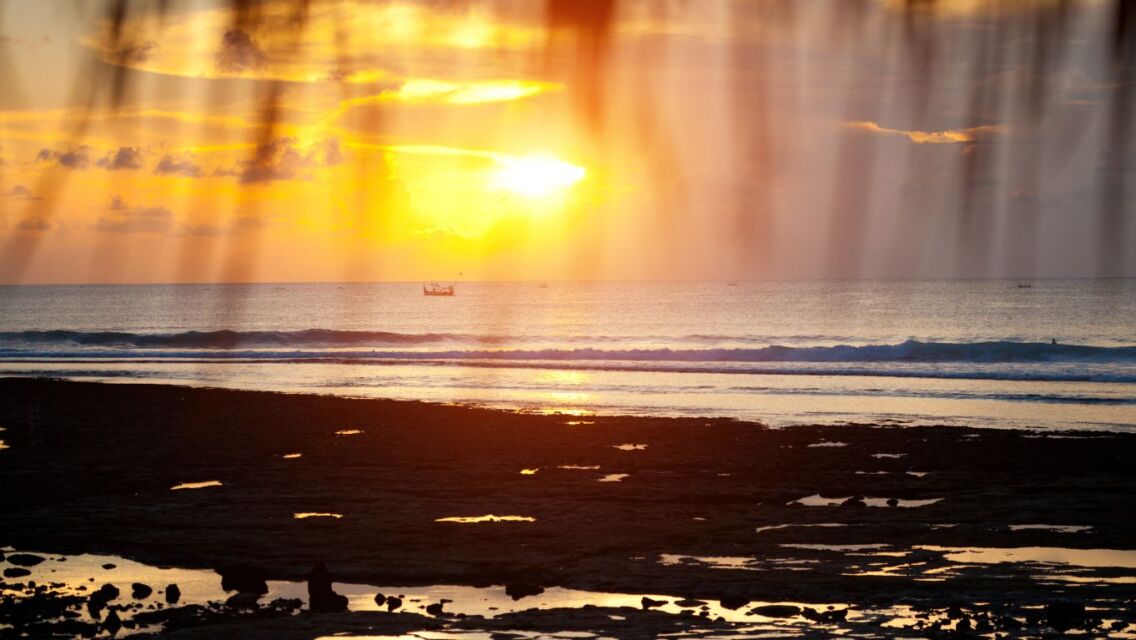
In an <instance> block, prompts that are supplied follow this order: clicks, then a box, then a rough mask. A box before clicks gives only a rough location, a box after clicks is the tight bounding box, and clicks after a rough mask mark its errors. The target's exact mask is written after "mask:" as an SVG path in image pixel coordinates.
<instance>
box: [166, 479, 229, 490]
mask: <svg viewBox="0 0 1136 640" xmlns="http://www.w3.org/2000/svg"><path fill="white" fill-rule="evenodd" d="M220 486H221V481H220V480H206V481H204V482H183V483H181V484H175V485H174V486H172V487H170V491H181V490H183V489H206V488H208V487H220Z"/></svg>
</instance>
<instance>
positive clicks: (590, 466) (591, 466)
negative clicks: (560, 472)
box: [556, 464, 600, 471]
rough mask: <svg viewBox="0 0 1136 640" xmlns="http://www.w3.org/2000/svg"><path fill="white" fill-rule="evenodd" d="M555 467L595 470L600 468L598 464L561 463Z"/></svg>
mask: <svg viewBox="0 0 1136 640" xmlns="http://www.w3.org/2000/svg"><path fill="white" fill-rule="evenodd" d="M556 468H557V469H567V470H569V471H595V470H597V469H599V468H600V465H598V464H562V465H560V466H558V467H556Z"/></svg>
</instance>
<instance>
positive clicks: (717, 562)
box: [659, 553, 759, 571]
mask: <svg viewBox="0 0 1136 640" xmlns="http://www.w3.org/2000/svg"><path fill="white" fill-rule="evenodd" d="M754 562H756V560H755V559H754V558H750V557H746V556H684V555H679V554H674V553H663V554H660V555H659V564H661V565H663V566H664V567H675V566H681V565H690V564H699V565H704V566H707V567H710V568H711V569H745V570H749V571H758V570H759V568H758V567H754V566H751V565H752V564H753V563H754Z"/></svg>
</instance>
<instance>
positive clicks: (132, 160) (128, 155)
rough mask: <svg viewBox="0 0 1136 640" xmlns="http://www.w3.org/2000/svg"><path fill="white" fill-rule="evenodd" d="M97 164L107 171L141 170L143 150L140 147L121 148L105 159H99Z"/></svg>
mask: <svg viewBox="0 0 1136 640" xmlns="http://www.w3.org/2000/svg"><path fill="white" fill-rule="evenodd" d="M95 164H97V165H98V166H100V167H102V168H104V169H106V170H107V171H117V170H120V169H141V168H142V149H140V148H138V147H119V148H118V151H114V152H112V153H108V154H107V155H106V156H105V157H103V158H99V161H98V162H96V163H95Z"/></svg>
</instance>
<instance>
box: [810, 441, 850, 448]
mask: <svg viewBox="0 0 1136 640" xmlns="http://www.w3.org/2000/svg"><path fill="white" fill-rule="evenodd" d="M808 446H809V447H810V448H814V447H847V446H848V443H847V442H831V441H824V442H814V443H812V444H810V445H808Z"/></svg>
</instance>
